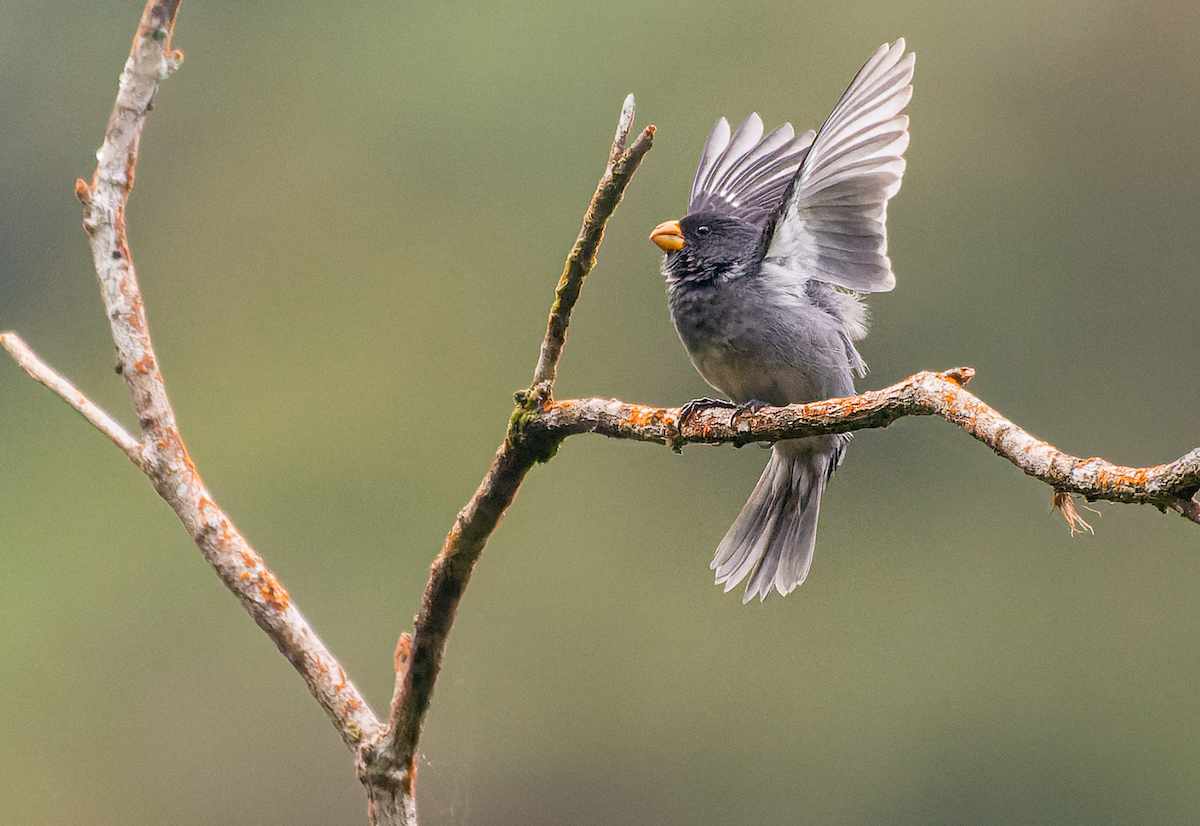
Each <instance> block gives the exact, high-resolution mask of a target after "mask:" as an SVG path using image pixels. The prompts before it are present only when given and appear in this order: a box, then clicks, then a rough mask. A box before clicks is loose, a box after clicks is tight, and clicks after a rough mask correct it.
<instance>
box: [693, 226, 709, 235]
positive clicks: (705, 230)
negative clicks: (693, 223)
mask: <svg viewBox="0 0 1200 826" xmlns="http://www.w3.org/2000/svg"><path fill="white" fill-rule="evenodd" d="M710 232H712V227H709V226H698V227H696V234H697V235H708V234H709V233H710Z"/></svg>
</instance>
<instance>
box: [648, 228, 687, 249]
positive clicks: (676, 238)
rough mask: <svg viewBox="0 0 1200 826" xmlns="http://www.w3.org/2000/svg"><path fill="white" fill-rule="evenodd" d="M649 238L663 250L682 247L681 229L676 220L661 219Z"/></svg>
mask: <svg viewBox="0 0 1200 826" xmlns="http://www.w3.org/2000/svg"><path fill="white" fill-rule="evenodd" d="M650 240H651V241H653V242H654V243H656V244H658V246H659V247H661V248H662V251H663V252H673V251H675V250H681V249H683V230H682V229H680V227H679V222H678V221H663V222H662V223H661V224H659V225H658V226H656V227H655V228H654V232H652V233H650Z"/></svg>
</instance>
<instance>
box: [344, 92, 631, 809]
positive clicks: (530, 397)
mask: <svg viewBox="0 0 1200 826" xmlns="http://www.w3.org/2000/svg"><path fill="white" fill-rule="evenodd" d="M633 114H634V102H633V96H632V95H630V96H629V97H628V98H626V100H625V105H624V106H623V107H622V110H621V117H620V124H619V126H618V128H617V134H616V138H615V139H614V141H613V146H612V151H611V152H610V154H609V160H608V165H607V167H606V169H605V171H604V175H603V176H602V177H601V179H600V183H599V185H598V186H597V188H596V193H595V195H594V196H593V197H592V201H591V204H590V206H589V207H588V210H587V214H586V215H585V217H584V220H583V227H582V228H581V229H580V232H579V238H578V240H576V242H575V246H574V248H573V249H572V250H571V254H570V256H569V257H568V258H567V263H566V266H565V267H564V269H563V274H562V277H561V278H560V280H559V283H558V288H557V291H556V295H555V302H554V306H553V307H552V308H551V311H550V319H549V323H548V324H547V330H546V336H545V340H544V341H543V343H542V348H541V354H540V358H539V360H538V365H537V369H536V370H535V371H534V377H533V383H532V385H531V386H530V388H529V390H528V391H526V392H524V393H521V394H519V403H520V406H518V408H517V410H516V411H515V412H514V414H513V417H512V420H511V422H510V424H509V430H508V434H507V436H506V438H505V440H504V443H503V444H502V445H501V446H500V448H499V450H498V451H497V452H496V458H495V461H494V462H493V463H492V467H491V469H490V470H489V471H488V472H487V475H486V476H485V477H484V478H483V481H482V482H481V483H480V485H479V489H478V490H477V491H476V492H475V495H474V496H473V497H472V498H471V501H470V502H468V503H467V506H466V507H465V508H463V509H462V511H460V512H459V514H458V518H457V519H456V520H455V522H454V527H453V528H452V529H451V530H450V533H449V535H448V536H447V537H446V541H445V543H444V544H443V546H442V551H441V553H439V554H438V556H437V558H436V559H435V560H434V562H433V566H432V569H431V571H430V576H429V584H428V586H427V587H426V589H425V595H424V598H423V599H422V601H421V611H420V613H419V614H418V616H417V620H416V627H415V629H414V633H413V638H412V643H411V649H410V655H409V656H408V658H407V668H406V671H405V673H404V679H403V683H402V685H401V689H400V691H399V693H398V694H397V695H396V697H395V700H394V703H393V706H392V715H391V725H390V733H389V736H388V738H387V740H386V742H385V743H384V744H382V748H381V750H380V751H378V752H375V753H372V754H370V755H368V761H367V762H369V763H370V765H371V766H372V769H371V770H372V771H377V772H381V773H384V774H388V775H390V776H391V778H392V781H391V782H392V785H393V786H394V787H395V788H396V789H397V792H398V794H399V795H400V796H401V797H400V799H403V795H408V796H411V790H412V789H411V787H412V781H413V777H414V775H415V773H416V763H415V757H416V753H417V752H416V749H417V741H418V739H419V738H420V734H421V726H422V724H423V722H424V720H425V714H426V712H427V711H428V709H429V702H430V697H431V695H432V692H433V687H434V683H435V682H436V680H437V676H438V671H439V670H440V668H441V664H442V655H443V652H444V651H445V647H446V638H447V636H448V635H449V633H450V628H451V626H452V625H453V623H454V617H455V614H456V612H457V610H458V604H459V600H460V599H461V598H462V595H463V591H464V589H465V588H466V586H467V582H468V581H469V580H470V578H471V571H472V570H473V569H474V567H475V562H476V561H477V560H478V559H479V555H480V554H481V553H482V552H483V547H484V545H485V543H486V542H487V539H488V537H489V536H491V534H492V532H493V531H494V530H495V528H496V526H497V525H498V524H499V522H500V519H501V518H502V517H503V515H504V511H505V510H506V509H507V508H508V506H509V505H510V504H511V503H512V501H513V498H514V497H515V496H516V494H517V489H518V488H519V487H520V485H521V481H522V480H523V479H524V478H525V474H526V473H528V472H529V469H530V468H531V467H533V465H534V464H535V463H536V462H538V461H544V460H545V459H547V458H548V457H549V455H551V454H552V453H553V447H554V445H551V444H548V443H546V442H545V441H544V440H542V439H540V438H531V437H530V436H529V435H527V434H526V433H525V431H524V421H525V418H524V417H525V416H526V415H528V414H529V413H530V411H533V410H537V409H539V408H540V407H541V404H542V403H543V402H544V401H545V400H546V399H549V398H550V395H551V393H552V391H553V384H554V376H555V371H556V367H557V364H558V359H559V357H560V356H561V354H562V348H563V344H564V343H565V341H566V332H567V325H568V323H569V322H570V316H571V309H572V308H573V307H574V305H575V301H576V299H577V298H578V297H579V293H580V290H581V289H582V287H583V282H584V279H585V278H586V277H587V274H588V273H589V272H590V271H591V269H592V265H593V264H594V263H595V260H596V248H597V246H598V245H599V244H600V239H601V238H602V237H603V234H604V225H605V223H606V222H607V221H608V218H609V216H610V215H612V213H613V210H615V209H616V207H617V204H618V203H619V202H620V200H621V196H622V194H623V193H624V191H625V187H626V185H627V184H628V183H629V180H630V178H631V176H632V175H633V173H634V171H635V170H636V169H637V167H638V164H639V163H640V162H641V159H642V157H643V156H644V155H645V154H646V152H647V151H649V149H650V146H651V143H652V140H653V136H654V127H653V126H648V127H646V129H645V130H644V131H643V132H642V133H641V134H640V135H639V136H638V137H637V139H636V140H634V142H633V143H632V144H630V145H629V146H628V147H627V146H626V140H627V139H628V136H629V132H630V129H631V127H632V123H633ZM360 771H361V770H360ZM379 785H380V786H383V785H385V783H383V782H381V783H380V784H379ZM381 803H382V804H383V805H394V804H393V803H391V802H389V801H386V800H385V801H381Z"/></svg>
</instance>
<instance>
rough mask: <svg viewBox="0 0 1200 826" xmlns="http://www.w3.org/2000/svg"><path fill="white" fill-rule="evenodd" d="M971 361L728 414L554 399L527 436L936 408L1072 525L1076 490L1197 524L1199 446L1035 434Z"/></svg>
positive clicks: (745, 439) (809, 423) (708, 427)
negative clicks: (1153, 451)
mask: <svg viewBox="0 0 1200 826" xmlns="http://www.w3.org/2000/svg"><path fill="white" fill-rule="evenodd" d="M974 374H975V371H974V370H972V369H971V368H969V367H960V368H958V369H956V370H949V371H947V372H945V373H932V372H922V373H917V374H916V375H914V376H911V377H909V378H907V379H905V380H904V381H902V382H900V383H898V384H894V385H892V386H891V387H885V388H884V389H882V390H872V391H870V392H867V393H863V394H862V395H859V396H854V397H852V398H848V399H829V400H827V401H819V402H812V403H810V404H793V405H788V406H787V407H765V408H762V409H761V410H758V411H757V412H754V413H740V414H735V415H731V413H730V411H729V410H728V409H724V408H715V407H714V408H707V409H702V410H699V411H698V412H696V413H695V414H694V415H692V416H690V417H688V419H687V421H685V422H682V423H680V421H679V415H680V408H657V407H645V406H643V405H636V404H626V403H624V402H620V401H617V400H615V399H570V400H564V401H557V402H548V403H546V404H545V405H543V406H542V408H541V409H540V410H538V411H537V412H536V413H534V414H532V415H530V416H529V417H527V419H526V421H525V428H526V430H527V432H528V433H529V434H530V436H535V435H536V437H538V438H540V439H542V440H546V441H552V442H557V441H560V440H561V439H563V438H566V437H567V436H570V435H572V434H575V433H600V434H602V435H605V436H611V437H614V438H619V439H637V440H640V441H645V442H657V443H659V444H665V445H671V446H672V447H674V448H676V449H678V448H680V447H682V446H683V445H685V444H689V443H706V444H719V443H724V442H728V443H731V444H738V445H741V444H747V443H749V442H766V441H776V440H779V439H794V438H798V437H801V436H816V435H819V434H822V433H839V432H844V431H850V430H864V429H867V428H878V427H887V426H888V425H889V424H891V423H892V422H894V421H895V420H896V419H899V418H901V417H903V416H938V417H940V418H942V419H945V420H946V421H948V422H950V423H951V424H956V425H958V426H959V427H961V428H963V429H964V430H965V431H967V432H968V433H970V434H971V435H972V436H974V437H975V438H976V439H978V440H979V441H981V442H983V443H984V444H985V445H987V446H988V447H990V448H991V449H992V450H994V451H995V452H996V453H997V454H998V455H1000V456H1002V457H1004V458H1005V459H1007V460H1008V461H1010V462H1012V463H1013V464H1014V465H1016V466H1017V467H1019V468H1020V469H1021V470H1023V471H1024V472H1025V473H1027V474H1029V475H1030V476H1032V477H1034V478H1035V479H1040V480H1042V481H1043V482H1045V483H1046V484H1048V485H1050V486H1051V487H1053V488H1054V491H1055V500H1054V504H1055V507H1057V508H1059V509H1060V510H1062V511H1063V513H1064V515H1065V516H1066V517H1067V521H1068V522H1070V523H1072V527H1075V526H1076V525H1077V524H1085V525H1086V523H1082V520H1079V517H1078V515H1077V514H1074V509H1073V505H1071V504H1070V502H1071V500H1070V496H1071V495H1073V494H1077V495H1080V496H1082V497H1084V498H1085V499H1087V500H1088V501H1096V500H1100V499H1103V500H1108V501H1110V502H1126V503H1136V504H1148V505H1154V506H1155V507H1157V508H1159V509H1160V510H1164V511H1165V510H1167V509H1171V510H1175V511H1178V512H1179V513H1180V514H1182V515H1183V516H1185V517H1187V518H1188V519H1190V520H1191V521H1193V522H1196V523H1198V524H1200V503H1198V502H1197V500H1196V498H1195V497H1196V493H1197V491H1198V490H1200V448H1197V449H1195V450H1193V451H1191V452H1190V453H1187V454H1185V455H1184V456H1182V457H1181V458H1179V459H1176V460H1175V461H1173V462H1168V463H1167V464H1165V465H1158V466H1157V467H1151V468H1130V467H1121V466H1118V465H1114V464H1111V463H1109V462H1107V461H1105V460H1103V459H1097V458H1089V459H1081V458H1079V457H1076V456H1071V455H1070V454H1067V453H1063V452H1062V451H1060V450H1059V449H1058V448H1056V447H1054V446H1053V445H1051V444H1049V443H1048V442H1044V441H1042V440H1040V439H1037V438H1036V437H1034V436H1031V435H1030V434H1029V433H1027V432H1026V431H1024V430H1022V429H1021V428H1020V427H1018V426H1017V425H1016V424H1014V423H1013V422H1011V421H1009V420H1008V419H1006V418H1005V417H1004V416H1002V415H1001V414H1000V413H998V412H997V411H996V410H994V409H993V408H991V407H989V406H988V405H986V404H984V403H983V402H982V401H980V400H979V398H978V397H976V396H975V395H973V394H972V393H970V392H968V391H967V390H966V389H965V388H964V387H963V385H965V384H966V383H967V382H968V381H970V379H971V378H972V377H973V376H974Z"/></svg>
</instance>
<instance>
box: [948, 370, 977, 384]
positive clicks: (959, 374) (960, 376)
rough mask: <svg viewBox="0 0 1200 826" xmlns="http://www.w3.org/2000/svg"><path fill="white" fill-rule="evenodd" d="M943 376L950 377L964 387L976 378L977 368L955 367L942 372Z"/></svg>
mask: <svg viewBox="0 0 1200 826" xmlns="http://www.w3.org/2000/svg"><path fill="white" fill-rule="evenodd" d="M942 378H946V379H949V380H950V381H952V382H954V383H955V384H957V385H958V386H959V387H963V386H964V385H966V383H967V382H969V381H970V380H971V379H973V378H975V368H974V367H955V368H954V369H953V370H947V371H946V372H945V373H942Z"/></svg>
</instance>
